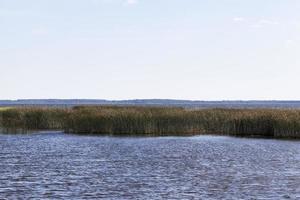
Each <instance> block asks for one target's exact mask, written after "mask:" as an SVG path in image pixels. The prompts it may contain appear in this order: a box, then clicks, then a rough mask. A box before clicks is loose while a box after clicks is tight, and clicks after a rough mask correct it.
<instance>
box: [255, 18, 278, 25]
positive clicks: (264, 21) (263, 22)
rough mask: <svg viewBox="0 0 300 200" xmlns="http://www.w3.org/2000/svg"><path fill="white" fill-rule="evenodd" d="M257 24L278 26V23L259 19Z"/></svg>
mask: <svg viewBox="0 0 300 200" xmlns="http://www.w3.org/2000/svg"><path fill="white" fill-rule="evenodd" d="M258 23H259V24H265V25H278V24H279V22H277V21H273V20H268V19H261V20H259V22H258Z"/></svg>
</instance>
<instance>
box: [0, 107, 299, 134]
mask: <svg viewBox="0 0 300 200" xmlns="http://www.w3.org/2000/svg"><path fill="white" fill-rule="evenodd" d="M0 126H2V127H3V128H5V129H13V128H16V129H25V130H32V129H62V130H64V131H65V132H71V133H82V134H86V133H87V134H110V135H195V134H225V135H234V136H266V137H278V138H279V137H281V138H300V110H277V109H203V110H189V109H184V108H170V107H115V106H96V107H88V106H77V107H74V108H69V109H54V108H12V109H7V110H2V111H0Z"/></svg>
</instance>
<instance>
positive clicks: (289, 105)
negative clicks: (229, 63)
mask: <svg viewBox="0 0 300 200" xmlns="http://www.w3.org/2000/svg"><path fill="white" fill-rule="evenodd" d="M78 105H88V106H146V107H149V106H152V107H153V106H154V107H184V108H199V109H203V108H254V109H256V108H276V109H278V108H279V109H300V101H297V100H294V101H291V100H286V101H278V100H270V101H268V100H266V101H262V100H249V101H242V100H237V101H192V100H173V99H135V100H102V99H20V100H0V107H7V106H12V107H27V106H33V107H40V106H43V107H58V108H66V107H73V106H78Z"/></svg>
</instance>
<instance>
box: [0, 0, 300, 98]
mask: <svg viewBox="0 0 300 200" xmlns="http://www.w3.org/2000/svg"><path fill="white" fill-rule="evenodd" d="M299 10H300V1H297V0H284V1H282V0H266V1H259V0H247V1H239V0H224V1H219V0H203V1H192V0H164V1H159V0H151V1H150V0H86V1H81V0H42V1H35V0H27V1H21V0H0V23H1V27H2V28H1V33H0V36H1V37H0V72H1V78H0V90H1V93H0V99H3V100H4V99H5V100H9V99H12V100H16V99H106V100H128V99H178V100H221V101H222V100H299V99H300V94H298V93H297V92H296V91H297V89H298V86H299V85H300V79H299V78H298V75H299V74H300V57H299V52H300V12H299Z"/></svg>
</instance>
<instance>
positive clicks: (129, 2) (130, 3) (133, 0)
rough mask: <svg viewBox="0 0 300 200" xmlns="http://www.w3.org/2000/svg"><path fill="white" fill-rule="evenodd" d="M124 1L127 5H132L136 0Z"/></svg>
mask: <svg viewBox="0 0 300 200" xmlns="http://www.w3.org/2000/svg"><path fill="white" fill-rule="evenodd" d="M126 3H127V4H129V5H133V4H137V3H138V0H127V1H126Z"/></svg>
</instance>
